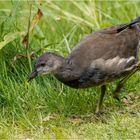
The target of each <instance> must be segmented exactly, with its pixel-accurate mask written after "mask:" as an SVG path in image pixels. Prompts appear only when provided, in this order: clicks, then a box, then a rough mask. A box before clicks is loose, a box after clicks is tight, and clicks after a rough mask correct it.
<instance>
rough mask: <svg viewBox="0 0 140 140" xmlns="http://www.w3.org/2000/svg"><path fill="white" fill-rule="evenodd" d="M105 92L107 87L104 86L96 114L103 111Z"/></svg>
mask: <svg viewBox="0 0 140 140" xmlns="http://www.w3.org/2000/svg"><path fill="white" fill-rule="evenodd" d="M105 91H106V85H102V86H101V95H100V98H99V101H98V104H97V107H96V112H95V113H96V114H99V113H100V111H101V107H102V102H103V98H104V95H105Z"/></svg>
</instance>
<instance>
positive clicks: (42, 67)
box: [28, 52, 63, 81]
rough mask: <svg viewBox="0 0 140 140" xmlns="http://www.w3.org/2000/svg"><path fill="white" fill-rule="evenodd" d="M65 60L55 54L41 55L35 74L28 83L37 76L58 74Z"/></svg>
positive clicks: (33, 73)
mask: <svg viewBox="0 0 140 140" xmlns="http://www.w3.org/2000/svg"><path fill="white" fill-rule="evenodd" d="M62 63H63V58H62V57H61V56H58V55H56V54H54V53H50V52H47V53H45V54H43V55H41V56H40V57H39V58H38V59H37V61H36V63H35V67H34V70H33V72H32V73H31V75H30V76H29V77H28V81H31V80H32V79H34V78H35V77H37V76H40V75H45V74H50V73H56V72H57V71H58V69H59V68H60V67H61V66H62Z"/></svg>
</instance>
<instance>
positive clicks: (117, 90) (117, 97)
mask: <svg viewBox="0 0 140 140" xmlns="http://www.w3.org/2000/svg"><path fill="white" fill-rule="evenodd" d="M138 70H140V63H138V64H137V67H136V68H135V69H134V70H132V72H131V73H130V74H129V75H127V76H125V77H124V78H123V79H122V80H121V81H120V82H119V84H118V85H117V87H116V89H115V91H114V93H113V94H114V98H115V99H117V100H118V101H120V99H119V92H120V90H121V88H122V87H123V85H124V83H125V82H126V81H127V80H128V79H129V78H130V77H131V76H132V75H133V74H135V73H136V72H137V71H138Z"/></svg>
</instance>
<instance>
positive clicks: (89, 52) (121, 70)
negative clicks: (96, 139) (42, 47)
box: [28, 17, 140, 114]
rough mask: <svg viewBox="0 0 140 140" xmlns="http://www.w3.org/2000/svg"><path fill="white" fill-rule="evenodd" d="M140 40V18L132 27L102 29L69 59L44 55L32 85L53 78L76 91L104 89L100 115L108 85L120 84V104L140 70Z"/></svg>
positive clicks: (37, 62) (97, 110) (122, 25)
mask: <svg viewBox="0 0 140 140" xmlns="http://www.w3.org/2000/svg"><path fill="white" fill-rule="evenodd" d="M139 40H140V17H137V18H136V19H135V20H133V21H132V22H131V23H128V24H120V25H115V26H112V27H108V28H105V29H101V30H99V31H96V32H93V33H91V34H89V35H87V36H86V37H84V38H83V39H82V40H81V41H80V42H79V43H78V44H77V45H76V46H75V47H74V48H73V49H72V51H71V53H70V54H69V55H68V56H67V57H63V56H60V55H58V54H56V53H54V52H46V53H44V54H42V55H41V56H40V57H39V58H38V59H37V60H36V62H35V67H34V70H33V71H32V73H31V74H30V75H29V77H28V81H31V80H32V79H34V78H35V77H37V76H40V75H45V74H52V75H54V77H56V79H57V80H59V81H60V82H62V83H63V84H65V85H67V86H69V87H71V88H75V89H80V88H89V87H95V86H100V89H101V93H100V98H99V100H98V103H97V106H96V110H95V113H97V114H99V113H101V112H102V103H103V98H104V95H105V93H106V87H107V85H108V84H109V83H111V82H113V81H115V80H119V83H118V85H117V86H116V89H115V90H114V92H113V97H114V98H115V99H117V100H120V99H119V92H120V90H121V88H122V87H123V86H124V84H125V83H126V81H127V80H128V79H129V78H130V77H131V76H132V75H133V74H134V73H135V72H137V71H138V70H139V69H140V62H139V61H138V49H139Z"/></svg>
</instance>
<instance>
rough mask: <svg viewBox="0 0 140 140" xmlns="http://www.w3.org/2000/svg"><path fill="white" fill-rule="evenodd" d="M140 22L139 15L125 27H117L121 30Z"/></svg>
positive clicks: (118, 30)
mask: <svg viewBox="0 0 140 140" xmlns="http://www.w3.org/2000/svg"><path fill="white" fill-rule="evenodd" d="M137 23H140V17H137V18H136V19H135V20H134V21H132V22H131V23H130V24H126V25H124V26H123V27H120V28H118V29H117V32H121V31H123V30H124V29H126V28H131V27H132V26H133V25H135V24H137Z"/></svg>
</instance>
